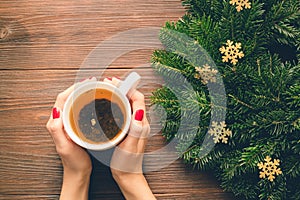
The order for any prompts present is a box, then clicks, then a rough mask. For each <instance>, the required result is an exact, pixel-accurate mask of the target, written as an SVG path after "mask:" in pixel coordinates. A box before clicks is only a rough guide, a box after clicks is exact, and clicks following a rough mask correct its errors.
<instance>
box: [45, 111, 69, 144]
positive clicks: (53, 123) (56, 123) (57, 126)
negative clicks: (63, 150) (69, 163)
mask: <svg viewBox="0 0 300 200" xmlns="http://www.w3.org/2000/svg"><path fill="white" fill-rule="evenodd" d="M47 129H48V131H49V132H50V135H51V136H52V138H53V141H54V143H55V144H56V145H57V146H64V145H65V144H66V143H68V139H67V137H66V135H65V132H64V128H63V122H62V117H61V110H60V109H59V108H57V107H54V108H53V109H52V115H51V117H50V119H49V121H48V123H47Z"/></svg>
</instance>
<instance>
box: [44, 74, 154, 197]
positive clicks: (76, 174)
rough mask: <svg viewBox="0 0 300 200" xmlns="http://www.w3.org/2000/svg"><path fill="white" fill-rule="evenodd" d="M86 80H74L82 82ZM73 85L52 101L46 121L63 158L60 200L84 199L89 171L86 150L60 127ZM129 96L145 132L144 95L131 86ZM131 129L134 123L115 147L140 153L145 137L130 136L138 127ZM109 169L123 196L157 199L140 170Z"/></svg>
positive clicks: (146, 126) (147, 126)
mask: <svg viewBox="0 0 300 200" xmlns="http://www.w3.org/2000/svg"><path fill="white" fill-rule="evenodd" d="M90 80H91V79H87V80H85V81H90ZM85 81H83V82H81V83H77V84H82V83H84V82H85ZM104 81H105V82H108V83H111V84H114V85H117V84H118V83H119V81H120V80H118V79H117V78H106V79H104ZM74 86H75V85H73V86H71V87H69V88H68V89H66V90H65V91H63V92H62V93H60V94H59V95H58V96H57V99H56V102H55V104H54V108H55V111H54V110H53V112H52V114H51V116H50V119H49V121H48V123H47V129H48V131H49V133H50V135H51V136H52V138H53V141H54V144H55V146H56V151H57V153H58V154H59V156H60V158H61V160H62V165H63V169H64V173H63V184H62V189H61V194H60V200H68V199H78V200H87V199H88V190H89V183H90V175H91V171H92V163H91V160H90V157H89V155H88V153H87V152H86V150H85V149H83V148H81V147H80V146H78V145H76V144H75V143H74V142H73V141H72V140H71V139H70V138H68V137H67V134H66V132H65V131H64V128H63V123H62V118H61V116H62V114H61V112H62V110H63V107H64V104H65V101H66V99H67V98H68V96H69V95H70V93H71V92H72V91H73V90H74ZM128 98H129V99H130V102H131V106H132V110H133V116H132V120H135V121H134V123H135V124H136V125H137V126H138V131H141V132H145V130H146V132H148V130H149V123H148V121H147V118H146V117H145V116H143V113H144V111H145V110H146V108H145V102H144V95H143V94H142V93H140V92H139V91H137V90H134V91H132V92H131V94H130V96H128ZM141 111H142V112H141ZM137 113H139V114H137ZM141 113H142V114H141ZM137 115H138V116H137ZM133 129H136V127H133V126H131V127H130V130H129V134H128V135H127V137H126V138H125V139H124V140H123V141H122V142H121V143H120V144H119V145H118V147H119V148H120V149H121V150H124V151H126V152H130V153H133V154H136V153H143V152H144V150H145V146H146V143H147V138H146V137H136V136H135V137H133V136H131V135H130V131H135V132H137V130H133ZM135 135H136V134H135ZM117 154H118V152H117V151H115V153H114V154H113V158H114V157H115V156H116V157H117V156H118V155H117ZM113 158H112V159H113ZM120 168H122V166H120ZM120 168H119V169H120ZM111 172H112V175H113V178H114V179H115V181H116V182H117V184H118V185H119V187H120V189H121V191H122V193H123V195H124V196H125V198H126V199H129V200H135V199H136V200H143V199H145V200H152V199H156V198H155V196H154V195H153V193H152V191H151V189H150V187H149V185H148V182H147V180H146V179H145V177H144V175H143V173H142V172H140V173H134V172H128V171H122V170H118V169H114V168H111Z"/></svg>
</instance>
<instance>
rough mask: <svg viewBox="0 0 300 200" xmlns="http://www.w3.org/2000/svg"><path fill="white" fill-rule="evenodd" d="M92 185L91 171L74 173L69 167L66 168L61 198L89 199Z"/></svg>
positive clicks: (61, 199)
mask: <svg viewBox="0 0 300 200" xmlns="http://www.w3.org/2000/svg"><path fill="white" fill-rule="evenodd" d="M89 185H90V173H88V172H85V171H84V172H80V173H74V172H73V171H69V170H67V169H65V170H64V174H63V184H62V190H61V195H60V200H67V199H78V200H87V199H88V190H89Z"/></svg>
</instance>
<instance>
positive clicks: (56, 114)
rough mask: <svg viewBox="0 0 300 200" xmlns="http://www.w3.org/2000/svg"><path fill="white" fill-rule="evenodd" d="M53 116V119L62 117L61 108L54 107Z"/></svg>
mask: <svg viewBox="0 0 300 200" xmlns="http://www.w3.org/2000/svg"><path fill="white" fill-rule="evenodd" d="M52 117H53V119H57V118H59V117H60V112H59V110H58V109H57V108H55V107H54V108H53V109H52Z"/></svg>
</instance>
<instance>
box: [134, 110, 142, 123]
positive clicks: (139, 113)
mask: <svg viewBox="0 0 300 200" xmlns="http://www.w3.org/2000/svg"><path fill="white" fill-rule="evenodd" d="M143 117H144V110H142V109H140V110H137V111H136V112H135V117H134V119H135V120H137V121H142V119H143Z"/></svg>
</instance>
